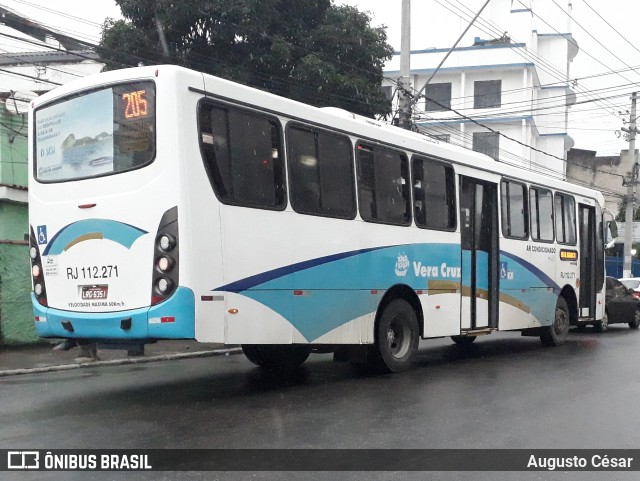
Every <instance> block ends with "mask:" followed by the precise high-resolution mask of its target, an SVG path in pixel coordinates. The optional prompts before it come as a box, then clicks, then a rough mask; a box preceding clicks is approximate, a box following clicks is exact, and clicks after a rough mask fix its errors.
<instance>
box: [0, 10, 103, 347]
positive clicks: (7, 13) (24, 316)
mask: <svg viewBox="0 0 640 481" xmlns="http://www.w3.org/2000/svg"><path fill="white" fill-rule="evenodd" d="M0 15H1V17H0V22H1V23H0V36H1V37H2V39H3V50H4V51H7V50H9V53H2V54H0V102H1V105H0V343H27V342H33V341H35V340H36V335H35V330H34V327H33V313H32V310H31V300H30V292H31V279H30V272H29V261H28V258H29V257H28V232H29V221H28V213H27V188H28V172H27V145H28V143H27V142H28V131H27V114H26V110H27V107H28V103H29V101H30V100H31V99H32V98H33V97H35V96H37V95H41V94H42V93H44V92H46V91H49V90H51V89H53V88H55V87H57V86H58V85H62V84H64V83H66V82H68V81H70V80H73V79H75V78H78V77H83V76H86V75H89V74H93V73H98V72H100V70H101V69H102V67H103V64H102V63H100V62H99V61H98V57H97V55H96V53H95V52H94V51H93V50H91V49H87V48H86V47H85V46H84V45H82V44H81V43H79V42H77V41H75V39H73V38H71V37H68V36H66V35H64V34H61V33H59V32H56V31H54V30H52V29H50V28H47V27H45V26H42V25H39V24H37V23H35V22H33V21H31V20H29V19H27V18H25V17H22V16H21V15H19V14H18V13H16V12H13V11H11V10H8V9H6V8H4V7H0Z"/></svg>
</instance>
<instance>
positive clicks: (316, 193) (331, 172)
mask: <svg viewBox="0 0 640 481" xmlns="http://www.w3.org/2000/svg"><path fill="white" fill-rule="evenodd" d="M287 133H288V135H287V147H288V152H289V183H290V196H291V206H292V207H293V210H295V211H296V212H300V213H302V214H312V215H322V216H327V217H337V218H343V219H353V218H354V217H355V215H356V200H355V197H356V195H355V181H354V174H353V158H352V153H353V150H352V147H351V141H350V140H349V137H346V136H342V135H336V134H333V133H329V132H324V131H319V130H315V129H311V128H306V127H297V126H295V127H290V128H289V130H288V132H287Z"/></svg>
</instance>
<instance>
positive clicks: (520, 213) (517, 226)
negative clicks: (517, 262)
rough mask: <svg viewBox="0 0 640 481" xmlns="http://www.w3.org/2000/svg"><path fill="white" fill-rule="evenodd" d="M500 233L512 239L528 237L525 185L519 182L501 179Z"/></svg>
mask: <svg viewBox="0 0 640 481" xmlns="http://www.w3.org/2000/svg"><path fill="white" fill-rule="evenodd" d="M500 198H501V206H500V207H501V211H502V235H503V236H505V237H507V238H512V239H527V238H528V237H529V222H528V219H529V211H528V209H527V187H526V186H525V185H524V184H521V183H519V182H512V181H510V180H503V181H502V182H501V183H500Z"/></svg>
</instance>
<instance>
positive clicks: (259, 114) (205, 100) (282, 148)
mask: <svg viewBox="0 0 640 481" xmlns="http://www.w3.org/2000/svg"><path fill="white" fill-rule="evenodd" d="M203 104H209V105H213V106H218V108H222V109H227V110H228V109H237V110H240V111H243V112H248V113H249V114H251V115H254V116H256V117H262V118H264V119H265V120H267V121H275V123H276V125H277V128H278V135H279V137H280V155H281V158H282V197H283V202H282V205H281V206H276V207H268V206H264V205H250V204H247V203H246V202H237V201H235V200H228V199H223V198H221V197H220V195H219V194H218V189H217V188H216V185H215V183H214V180H213V176H212V175H211V172H210V171H209V167H208V165H207V162H206V161H205V152H204V149H203V146H204V142H202V133H203V130H202V128H201V127H202V126H201V123H200V111H201V109H202V105H203ZM196 124H197V128H196V135H197V142H198V148H199V150H200V160H201V161H202V166H203V168H204V170H205V173H206V176H207V180H208V181H209V184H210V186H211V190H212V191H213V193H214V195H215V196H216V199H218V201H219V202H220V203H221V204H223V205H230V206H235V207H243V208H247V209H258V210H268V211H274V212H281V211H284V210H286V208H287V207H288V206H289V192H288V188H287V187H288V185H287V182H288V179H287V177H288V175H287V174H288V172H287V165H286V164H287V163H286V158H285V155H286V154H285V152H286V139H285V137H284V129H283V127H282V121H281V119H280V117H278V116H277V115H274V114H271V113H268V112H265V111H262V110H258V109H252V108H249V107H246V106H244V105H239V104H236V103H233V102H225V101H223V100H219V99H217V98H212V97H202V98H201V99H200V100H198V103H197V105H196ZM227 127H228V126H227Z"/></svg>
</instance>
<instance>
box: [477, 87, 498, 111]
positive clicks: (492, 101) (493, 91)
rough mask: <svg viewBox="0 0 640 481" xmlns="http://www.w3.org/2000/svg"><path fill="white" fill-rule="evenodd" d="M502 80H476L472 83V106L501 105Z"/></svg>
mask: <svg viewBox="0 0 640 481" xmlns="http://www.w3.org/2000/svg"><path fill="white" fill-rule="evenodd" d="M501 92H502V80H478V81H476V82H474V83H473V108H474V109H488V108H491V107H500V105H501Z"/></svg>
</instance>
